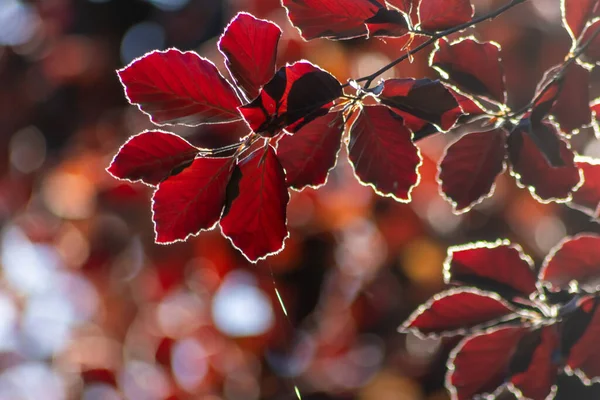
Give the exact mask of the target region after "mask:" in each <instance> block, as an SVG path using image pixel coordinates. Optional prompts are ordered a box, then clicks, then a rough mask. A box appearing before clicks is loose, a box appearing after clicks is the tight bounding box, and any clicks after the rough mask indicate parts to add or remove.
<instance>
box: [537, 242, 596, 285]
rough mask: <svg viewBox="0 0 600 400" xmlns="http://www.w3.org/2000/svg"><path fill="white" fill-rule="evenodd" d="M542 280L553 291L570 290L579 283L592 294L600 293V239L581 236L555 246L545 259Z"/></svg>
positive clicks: (541, 272)
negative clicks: (593, 292) (570, 287)
mask: <svg viewBox="0 0 600 400" xmlns="http://www.w3.org/2000/svg"><path fill="white" fill-rule="evenodd" d="M539 280H540V281H542V283H544V284H546V285H547V286H549V287H550V289H552V290H554V291H559V290H568V289H569V282H571V281H577V282H578V284H579V286H580V287H582V288H585V289H586V290H589V291H597V290H599V289H600V236H599V235H595V234H581V235H577V236H575V237H572V238H568V239H566V240H563V241H562V242H560V243H559V244H558V245H557V246H555V247H554V248H553V249H552V251H550V253H549V254H548V256H546V259H545V260H544V264H543V265H542V268H541V270H540V274H539Z"/></svg>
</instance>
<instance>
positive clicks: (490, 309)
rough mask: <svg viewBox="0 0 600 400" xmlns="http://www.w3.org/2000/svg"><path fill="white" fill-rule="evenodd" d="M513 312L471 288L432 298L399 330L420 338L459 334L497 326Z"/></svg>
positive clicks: (439, 294)
mask: <svg viewBox="0 0 600 400" xmlns="http://www.w3.org/2000/svg"><path fill="white" fill-rule="evenodd" d="M515 311H516V310H515V309H514V308H513V307H512V306H510V305H509V304H508V303H507V302H505V301H504V300H502V299H501V298H500V297H499V296H498V295H496V294H495V293H488V292H482V291H479V290H476V289H471V288H460V289H451V290H447V291H444V292H441V293H438V294H437V295H435V296H433V297H432V298H431V299H430V300H428V301H427V302H426V303H425V304H423V305H421V306H420V307H419V308H418V309H417V310H416V311H415V312H414V313H412V315H411V316H410V317H409V318H408V319H407V320H406V322H404V324H402V326H401V327H400V331H402V332H408V331H414V332H415V333H417V334H419V335H423V336H433V337H437V336H439V335H442V336H451V335H463V334H466V333H468V332H473V331H474V330H481V329H484V328H485V327H486V326H490V325H492V324H495V323H498V322H499V320H500V319H502V318H504V317H506V316H508V315H511V314H513V313H514V312H515Z"/></svg>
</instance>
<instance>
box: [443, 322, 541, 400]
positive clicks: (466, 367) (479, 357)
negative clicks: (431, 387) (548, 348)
mask: <svg viewBox="0 0 600 400" xmlns="http://www.w3.org/2000/svg"><path fill="white" fill-rule="evenodd" d="M528 333H529V329H528V328H525V327H521V326H509V327H501V328H498V329H494V330H492V331H487V332H483V333H479V334H476V335H473V336H469V337H467V338H465V339H463V340H462V341H461V342H460V343H459V345H458V346H456V348H454V350H452V352H451V353H450V358H449V359H448V363H447V367H448V372H447V373H446V387H447V388H448V389H449V390H450V392H451V393H452V398H453V399H455V400H472V399H473V398H474V397H475V396H476V395H479V397H478V398H485V395H486V394H492V393H493V392H495V391H496V389H497V388H498V387H500V386H502V385H503V384H504V383H505V380H506V378H507V375H508V371H509V367H510V364H511V359H512V357H513V354H514V353H515V350H516V348H517V346H518V344H519V342H520V341H521V339H522V338H523V337H525V336H526V335H527V334H528ZM536 400H537V399H536Z"/></svg>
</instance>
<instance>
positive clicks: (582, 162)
mask: <svg viewBox="0 0 600 400" xmlns="http://www.w3.org/2000/svg"><path fill="white" fill-rule="evenodd" d="M575 161H576V163H575V164H576V165H577V167H578V168H579V169H580V170H581V172H582V173H583V178H584V181H583V185H581V187H580V188H579V189H577V191H576V192H575V193H573V200H572V201H571V203H569V206H571V207H573V208H575V209H578V210H580V211H583V212H584V213H586V214H588V215H590V216H591V217H593V218H598V217H599V216H600V209H599V207H598V206H599V205H600V162H599V161H598V160H594V159H591V158H587V157H581V156H576V157H575Z"/></svg>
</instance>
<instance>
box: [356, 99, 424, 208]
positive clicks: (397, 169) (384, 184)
mask: <svg viewBox="0 0 600 400" xmlns="http://www.w3.org/2000/svg"><path fill="white" fill-rule="evenodd" d="M411 137H412V133H411V132H410V130H408V129H407V128H406V126H404V123H403V122H402V119H401V118H400V117H398V116H397V115H395V114H394V113H393V112H392V111H390V110H389V109H388V108H387V107H385V106H367V107H364V108H363V109H362V111H361V112H360V114H359V116H358V117H357V118H356V120H355V121H354V123H353V124H352V127H351V128H350V141H349V143H348V155H349V158H350V162H351V163H352V166H353V167H354V172H355V174H356V176H357V177H358V179H359V180H360V182H362V183H363V184H365V185H368V186H371V187H372V188H373V189H375V191H376V192H377V193H379V194H381V195H382V196H391V197H393V198H394V199H395V200H397V201H402V202H406V201H409V200H410V192H411V190H412V188H413V187H414V186H416V185H417V183H418V182H419V174H418V172H417V169H418V167H419V165H420V164H421V155H420V153H419V150H418V148H417V147H416V146H415V145H414V143H413V142H412V140H411Z"/></svg>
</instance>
